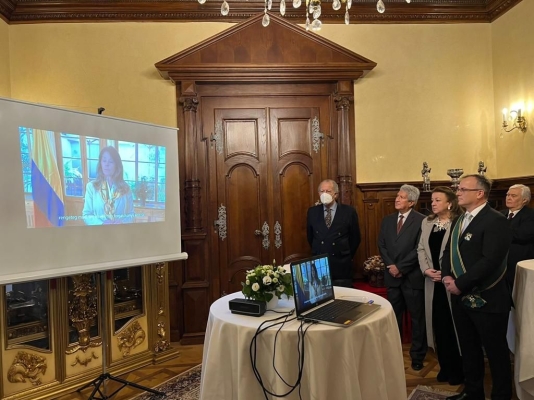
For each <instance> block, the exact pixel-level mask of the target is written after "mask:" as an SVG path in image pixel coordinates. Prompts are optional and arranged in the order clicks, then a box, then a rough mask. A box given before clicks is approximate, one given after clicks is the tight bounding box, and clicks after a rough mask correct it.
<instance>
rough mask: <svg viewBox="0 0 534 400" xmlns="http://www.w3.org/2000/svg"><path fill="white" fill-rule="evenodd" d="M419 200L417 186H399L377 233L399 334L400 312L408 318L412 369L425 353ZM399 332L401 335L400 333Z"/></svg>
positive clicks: (417, 367)
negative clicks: (406, 312)
mask: <svg viewBox="0 0 534 400" xmlns="http://www.w3.org/2000/svg"><path fill="white" fill-rule="evenodd" d="M418 199H419V189H417V188H416V187H415V186H411V185H402V186H401V188H400V190H399V192H398V193H397V197H396V198H395V209H396V210H397V212H395V213H393V214H390V215H388V216H386V217H385V218H384V219H383V220H382V226H381V227H380V234H379V235H378V249H379V251H380V255H381V256H382V259H383V260H384V263H385V264H386V267H387V271H386V273H385V274H384V282H385V284H386V287H387V293H388V300H389V302H390V303H391V305H392V306H393V310H394V311H395V316H396V317H397V324H398V325H399V333H400V332H402V315H403V313H404V311H405V309H408V311H409V312H410V316H411V318H412V347H411V348H410V356H411V358H412V369H414V370H416V371H419V370H421V369H422V368H423V360H424V359H425V356H426V351H427V348H428V346H427V341H426V325H425V295H424V285H425V279H424V276H423V274H422V273H421V270H420V268H419V260H418V257H417V244H418V243H419V236H420V235H421V223H422V221H423V219H424V218H425V216H424V215H423V214H421V213H418V212H417V211H415V210H414V209H413V207H414V206H415V204H416V203H417V200H418ZM401 335H402V334H401Z"/></svg>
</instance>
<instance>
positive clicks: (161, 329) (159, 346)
mask: <svg viewBox="0 0 534 400" xmlns="http://www.w3.org/2000/svg"><path fill="white" fill-rule="evenodd" d="M166 336H167V333H166V332H165V322H163V321H159V322H158V337H159V340H158V341H157V342H156V344H155V345H154V352H156V353H159V352H162V351H165V350H167V349H168V348H169V347H170V346H171V344H170V343H169V342H168V341H167V340H166V339H165V337H166Z"/></svg>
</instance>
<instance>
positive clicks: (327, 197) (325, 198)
mask: <svg viewBox="0 0 534 400" xmlns="http://www.w3.org/2000/svg"><path fill="white" fill-rule="evenodd" d="M332 200H334V198H333V197H332V195H331V194H330V193H321V203H323V204H330V203H332Z"/></svg>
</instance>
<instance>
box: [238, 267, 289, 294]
mask: <svg viewBox="0 0 534 400" xmlns="http://www.w3.org/2000/svg"><path fill="white" fill-rule="evenodd" d="M273 264H274V263H273ZM245 279H246V280H245V282H241V285H242V286H243V290H242V292H243V294H244V295H245V298H247V299H253V300H258V301H266V302H267V301H269V300H271V299H272V298H273V296H277V297H278V298H279V299H281V298H282V294H285V295H286V296H288V297H289V296H293V287H292V286H291V274H290V273H288V272H286V271H285V270H284V268H283V267H281V266H278V267H276V266H273V265H258V266H257V267H256V268H254V269H253V270H250V271H247V275H246V278H245Z"/></svg>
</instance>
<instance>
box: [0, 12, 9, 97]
mask: <svg viewBox="0 0 534 400" xmlns="http://www.w3.org/2000/svg"><path fill="white" fill-rule="evenodd" d="M10 84H11V77H10V74H9V26H8V25H7V24H6V23H5V22H4V20H3V19H1V18H0V97H10V95H11V89H10Z"/></svg>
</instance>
